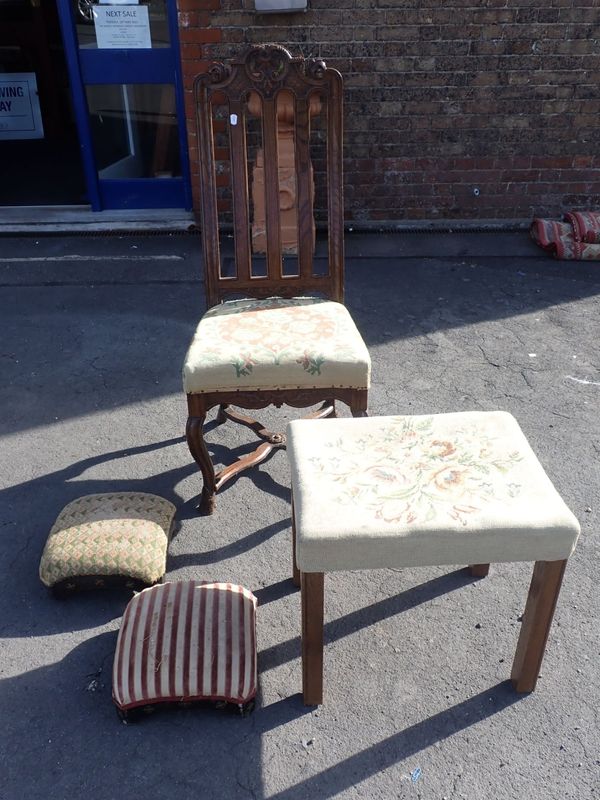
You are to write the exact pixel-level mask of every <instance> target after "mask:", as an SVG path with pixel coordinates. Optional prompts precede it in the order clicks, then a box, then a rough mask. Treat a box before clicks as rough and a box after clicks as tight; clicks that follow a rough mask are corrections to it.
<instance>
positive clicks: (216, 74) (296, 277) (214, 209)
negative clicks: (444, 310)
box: [194, 45, 344, 307]
mask: <svg viewBox="0 0 600 800" xmlns="http://www.w3.org/2000/svg"><path fill="white" fill-rule="evenodd" d="M282 92H285V93H287V94H288V97H289V95H291V96H292V98H293V103H294V122H293V125H294V150H295V173H296V174H295V178H296V183H295V186H296V196H297V220H298V225H297V228H298V230H297V262H296V266H295V268H294V270H293V274H289V271H288V270H287V269H286V270H284V268H283V260H282V246H281V229H280V217H279V215H280V206H279V200H280V198H279V195H280V185H279V180H280V177H279V168H278V134H277V98H278V95H280V93H282ZM194 93H195V99H196V109H197V122H198V139H199V155H200V188H201V194H200V210H201V224H202V245H203V253H204V270H205V283H206V296H207V303H208V306H209V307H210V306H212V305H215V304H216V303H218V302H220V301H221V300H223V299H224V298H226V297H227V296H234V295H237V296H246V297H270V296H273V295H278V296H281V297H293V296H295V295H301V294H311V293H317V294H320V295H323V296H325V297H328V298H330V299H333V300H338V301H340V302H341V301H342V300H343V291H344V288H343V269H344V227H343V226H344V219H343V208H344V204H343V182H342V76H341V75H340V73H339V72H338V71H337V70H334V69H329V68H327V66H326V65H325V63H324V62H323V61H322V60H321V59H316V58H306V59H305V58H296V57H292V55H291V54H290V53H289V52H288V51H287V50H286V49H285V48H284V47H281V46H280V45H260V46H256V47H252V48H251V49H249V50H248V51H247V52H246V53H245V54H244V55H243V56H241V57H240V58H238V59H234V60H233V61H231V62H230V63H228V64H224V63H220V62H214V63H212V64H210V65H209V66H208V68H207V70H206V72H204V73H202V74H201V75H199V76H198V77H197V78H196V81H195V84H194ZM251 93H255V95H256V96H258V97H259V98H260V102H261V105H262V115H261V120H262V148H263V151H264V199H265V223H266V242H267V248H266V265H263V269H262V270H256V269H255V268H254V266H255V265H254V263H253V262H254V261H255V259H253V257H252V250H251V239H250V203H249V186H248V176H249V164H248V143H247V137H246V133H247V118H248V116H249V112H248V99H249V97H250V95H251ZM313 95H317V96H318V99H319V100H320V103H321V108H322V111H321V113H322V114H323V115H324V117H323V119H324V120H326V125H325V136H326V148H325V153H326V191H327V217H328V219H327V231H328V255H327V262H328V263H327V269H326V270H323V268H322V264H319V269H318V270H317V271H315V259H314V238H313V237H314V223H313V197H312V193H313V185H312V176H311V151H310V147H311V138H310V137H311V130H310V128H311V121H310V106H311V96H313ZM253 99H254V100H255V99H256V98H255V97H254V98H253ZM313 103H314V98H313ZM254 105H255V103H254ZM217 107H221V109H223V107H224V108H225V112H226V113H225V118H224V120H222V121H221V120H219V119H216V117H215V109H216V108H217ZM221 113H222V112H221ZM223 125H224V126H225V127H223ZM223 131H226V132H228V148H226V149H228V153H227V156H226V158H227V161H228V163H227V165H226V166H227V171H228V172H229V174H230V190H231V200H232V203H231V205H232V217H233V239H234V259H233V262H234V263H233V268H232V269H231V268H228V269H227V270H223V268H222V265H221V253H220V247H219V240H220V226H219V206H218V186H223V174H222V173H223V169H222V165H218V159H217V155H218V154H219V148H218V147H217V146H216V136H215V134H217V135H218V136H222V135H223ZM217 145H218V142H217ZM222 150H223V148H221V151H222ZM220 158H221V159H222V158H223V156H220ZM217 166H219V168H220V174H217V172H218V170H217ZM225 273H226V274H225Z"/></svg>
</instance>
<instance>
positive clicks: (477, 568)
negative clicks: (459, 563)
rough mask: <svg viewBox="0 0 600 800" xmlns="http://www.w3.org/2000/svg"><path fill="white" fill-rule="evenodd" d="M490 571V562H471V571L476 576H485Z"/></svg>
mask: <svg viewBox="0 0 600 800" xmlns="http://www.w3.org/2000/svg"><path fill="white" fill-rule="evenodd" d="M489 571H490V565H489V564H469V572H470V573H471V575H472V576H473V577H474V578H485V577H486V576H487V574H488V573H489Z"/></svg>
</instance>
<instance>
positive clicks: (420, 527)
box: [288, 412, 579, 572]
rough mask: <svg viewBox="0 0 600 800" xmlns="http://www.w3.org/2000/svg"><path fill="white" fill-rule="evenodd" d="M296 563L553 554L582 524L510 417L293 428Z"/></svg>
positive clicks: (372, 564) (413, 562) (355, 564)
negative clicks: (568, 506) (564, 500)
mask: <svg viewBox="0 0 600 800" xmlns="http://www.w3.org/2000/svg"><path fill="white" fill-rule="evenodd" d="M288 434H289V435H288V454H289V458H290V462H291V467H292V487H293V497H294V507H295V519H296V530H297V543H296V547H297V561H298V567H299V568H300V570H302V571H304V572H328V571H331V570H336V569H340V570H342V569H369V568H379V567H403V566H433V565H436V564H440V565H442V564H463V563H465V564H474V563H482V564H483V563H490V562H498V561H539V560H544V561H555V560H560V559H566V558H568V557H569V555H570V554H571V552H572V551H573V549H574V547H575V543H576V541H577V537H578V535H579V525H578V523H577V520H576V519H575V517H574V516H573V514H572V513H571V512H570V511H569V509H568V508H567V506H566V505H565V503H564V502H563V500H562V499H561V497H560V496H559V494H558V492H557V491H556V490H555V488H554V487H553V485H552V483H551V482H550V479H549V478H548V476H547V475H546V473H545V472H544V470H543V468H542V466H541V464H540V463H539V461H538V460H537V458H536V456H535V455H534V453H533V451H532V449H531V447H530V446H529V443H528V442H527V439H526V438H525V436H524V434H523V433H522V431H521V429H520V428H519V426H518V424H517V422H516V420H515V419H514V418H513V417H512V416H511V415H510V414H507V413H505V412H468V413H454V414H436V415H432V416H395V417H372V418H369V419H324V420H317V421H310V420H297V421H294V422H292V423H291V424H290V425H289V426H288Z"/></svg>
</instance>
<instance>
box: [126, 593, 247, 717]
mask: <svg viewBox="0 0 600 800" xmlns="http://www.w3.org/2000/svg"><path fill="white" fill-rule="evenodd" d="M255 694H256V598H255V597H254V595H253V594H252V592H249V591H248V590H247V589H244V587H243V586H237V585H235V584H231V583H202V582H200V581H185V582H181V583H165V584H163V585H159V586H152V587H150V588H149V589H145V590H144V591H143V592H140V593H139V594H137V595H136V596H135V597H134V598H133V599H132V600H131V602H130V603H129V605H128V606H127V608H126V609H125V613H124V614H123V619H122V621H121V630H120V631H119V637H118V639H117V649H116V652H115V660H114V665H113V700H114V702H115V704H116V706H117V707H118V708H119V709H121V710H122V711H125V710H127V709H131V708H135V707H136V706H144V705H150V704H153V703H157V702H182V701H193V700H225V701H228V702H231V703H238V704H244V703H247V702H248V701H249V700H251V699H252V698H253V697H254V695H255Z"/></svg>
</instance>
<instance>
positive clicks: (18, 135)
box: [0, 72, 44, 139]
mask: <svg viewBox="0 0 600 800" xmlns="http://www.w3.org/2000/svg"><path fill="white" fill-rule="evenodd" d="M43 138H44V126H43V125H42V113H41V111H40V99H39V97H38V93H37V81H36V79H35V72H12V73H11V72H2V73H0V139H43Z"/></svg>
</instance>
